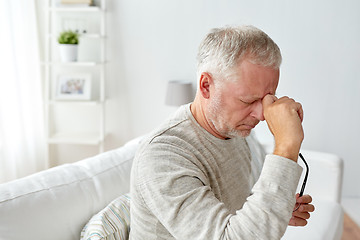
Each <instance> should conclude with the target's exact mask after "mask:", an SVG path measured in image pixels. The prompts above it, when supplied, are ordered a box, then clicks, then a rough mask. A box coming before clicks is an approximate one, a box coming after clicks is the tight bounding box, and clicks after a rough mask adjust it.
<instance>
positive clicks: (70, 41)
mask: <svg viewBox="0 0 360 240" xmlns="http://www.w3.org/2000/svg"><path fill="white" fill-rule="evenodd" d="M58 43H59V46H60V57H61V60H62V61H63V62H75V61H77V52H78V43H79V34H78V33H77V32H74V31H71V30H67V31H63V32H61V33H60V35H59V37H58Z"/></svg>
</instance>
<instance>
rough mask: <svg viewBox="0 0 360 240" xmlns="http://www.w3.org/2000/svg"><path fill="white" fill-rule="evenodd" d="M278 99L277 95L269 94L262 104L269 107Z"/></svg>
mask: <svg viewBox="0 0 360 240" xmlns="http://www.w3.org/2000/svg"><path fill="white" fill-rule="evenodd" d="M276 100H277V97H275V95H271V94H268V95H266V96H265V97H264V98H263V100H262V104H263V106H264V107H267V106H269V105H270V104H272V103H274V102H275V101H276Z"/></svg>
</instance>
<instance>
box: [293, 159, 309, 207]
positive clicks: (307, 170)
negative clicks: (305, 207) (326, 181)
mask: <svg viewBox="0 0 360 240" xmlns="http://www.w3.org/2000/svg"><path fill="white" fill-rule="evenodd" d="M299 156H300V158H301V160H302V161H303V162H304V163H305V166H306V173H305V177H304V182H303V184H302V186H301V190H300V193H299V197H301V196H302V195H303V194H304V190H305V186H306V182H307V178H308V175H309V166H308V164H307V162H306V161H305V158H304V157H303V155H302V154H301V153H299ZM300 205H301V203H299V204H298V205H297V206H296V208H295V210H293V212H295V211H296V210H298V209H299V207H300Z"/></svg>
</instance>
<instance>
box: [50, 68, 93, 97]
mask: <svg viewBox="0 0 360 240" xmlns="http://www.w3.org/2000/svg"><path fill="white" fill-rule="evenodd" d="M55 98H56V99H57V100H90V99H91V75H90V74H72V75H60V76H59V77H58V79H57V83H56V89H55Z"/></svg>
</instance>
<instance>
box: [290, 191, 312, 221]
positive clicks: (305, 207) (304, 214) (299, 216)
mask: <svg viewBox="0 0 360 240" xmlns="http://www.w3.org/2000/svg"><path fill="white" fill-rule="evenodd" d="M311 201H312V198H311V196H310V195H304V196H302V197H299V194H296V204H295V207H294V210H295V209H296V208H297V207H298V205H299V204H300V207H299V208H298V209H297V210H296V211H295V212H293V213H292V217H291V219H290V221H289V226H305V225H306V224H307V220H306V219H309V218H310V213H309V212H313V211H314V210H315V207H314V205H312V204H310V203H311Z"/></svg>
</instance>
